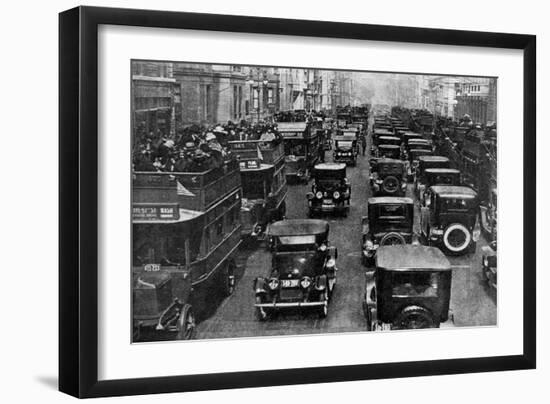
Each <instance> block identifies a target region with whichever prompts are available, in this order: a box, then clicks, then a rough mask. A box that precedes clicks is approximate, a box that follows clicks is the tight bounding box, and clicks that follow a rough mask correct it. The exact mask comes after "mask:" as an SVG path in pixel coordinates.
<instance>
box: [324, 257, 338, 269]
mask: <svg viewBox="0 0 550 404" xmlns="http://www.w3.org/2000/svg"><path fill="white" fill-rule="evenodd" d="M335 265H336V260H335V259H334V258H331V259H329V260H328V261H327V265H326V266H327V268H334V266H335Z"/></svg>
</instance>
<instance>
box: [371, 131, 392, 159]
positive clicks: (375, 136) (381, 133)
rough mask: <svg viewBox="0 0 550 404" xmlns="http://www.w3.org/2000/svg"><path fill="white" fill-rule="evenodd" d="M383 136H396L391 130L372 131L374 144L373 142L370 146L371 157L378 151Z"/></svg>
mask: <svg viewBox="0 0 550 404" xmlns="http://www.w3.org/2000/svg"><path fill="white" fill-rule="evenodd" d="M382 136H389V137H394V134H393V132H392V131H391V130H390V129H376V128H375V129H374V130H373V131H372V142H371V145H370V151H371V155H372V154H373V153H374V151H375V150H376V147H378V144H379V142H378V139H379V138H380V137H382Z"/></svg>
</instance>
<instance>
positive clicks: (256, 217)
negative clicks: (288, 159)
mask: <svg viewBox="0 0 550 404" xmlns="http://www.w3.org/2000/svg"><path fill="white" fill-rule="evenodd" d="M229 146H230V148H231V150H232V152H233V154H235V155H236V156H237V159H238V161H239V168H240V172H241V184H242V188H243V195H242V205H241V224H242V227H241V235H242V236H243V237H252V238H256V239H260V238H262V237H263V236H264V235H265V230H266V227H267V225H268V224H269V223H271V222H273V221H276V220H282V219H283V218H284V216H285V213H286V202H285V199H286V195H287V192H288V188H287V185H286V176H285V172H284V166H285V155H284V148H283V143H282V141H281V140H280V139H275V140H270V141H264V140H244V141H231V142H229Z"/></svg>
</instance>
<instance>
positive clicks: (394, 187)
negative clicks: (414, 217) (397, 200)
mask: <svg viewBox="0 0 550 404" xmlns="http://www.w3.org/2000/svg"><path fill="white" fill-rule="evenodd" d="M382 189H383V190H384V192H386V193H388V194H395V193H396V192H397V191H398V190H399V180H398V179H397V177H395V176H393V175H389V176H387V177H386V178H384V181H383V182H382Z"/></svg>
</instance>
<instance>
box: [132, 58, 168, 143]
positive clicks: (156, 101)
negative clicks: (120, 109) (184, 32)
mask: <svg viewBox="0 0 550 404" xmlns="http://www.w3.org/2000/svg"><path fill="white" fill-rule="evenodd" d="M175 86H176V80H175V79H174V76H173V64H172V63H159V62H149V61H133V62H132V110H133V111H134V112H133V116H132V127H133V130H134V133H135V135H136V136H135V138H136V139H138V138H140V137H141V136H143V135H149V136H152V137H154V138H159V137H169V136H173V135H174V133H175V105H176V98H175V94H176V91H175Z"/></svg>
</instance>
